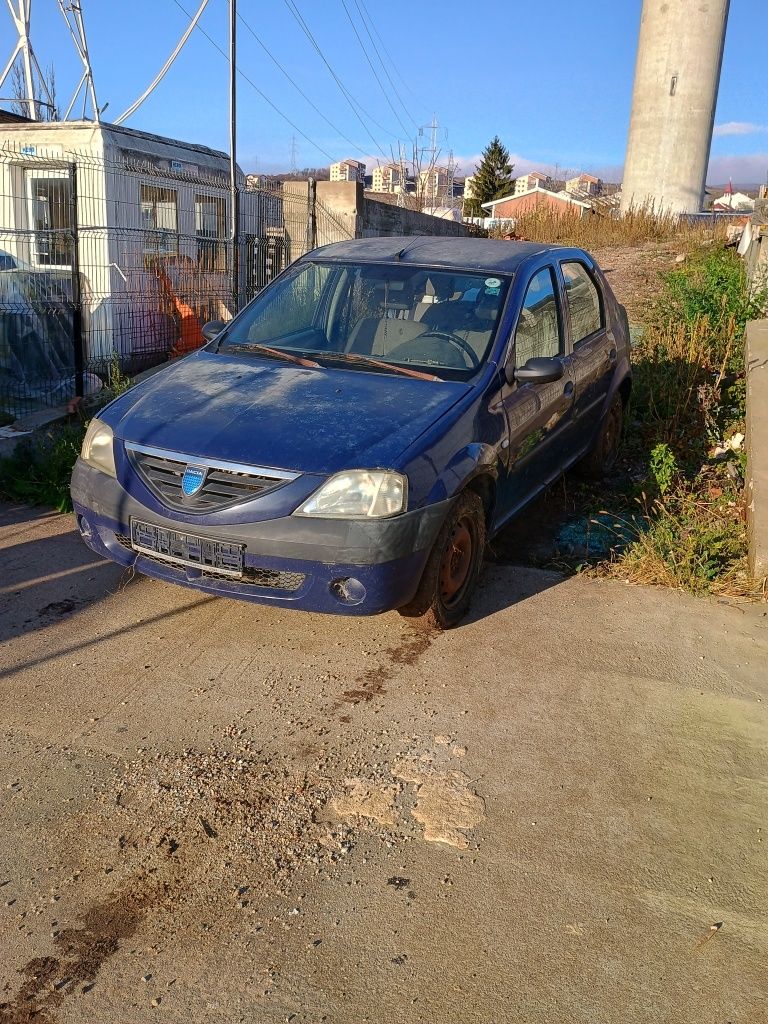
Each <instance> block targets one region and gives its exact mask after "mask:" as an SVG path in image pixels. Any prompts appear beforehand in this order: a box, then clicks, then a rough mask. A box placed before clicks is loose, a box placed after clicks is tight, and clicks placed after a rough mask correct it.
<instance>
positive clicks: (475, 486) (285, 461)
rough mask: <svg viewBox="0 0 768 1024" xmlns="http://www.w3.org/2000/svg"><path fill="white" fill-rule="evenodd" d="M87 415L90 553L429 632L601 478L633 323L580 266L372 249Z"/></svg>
mask: <svg viewBox="0 0 768 1024" xmlns="http://www.w3.org/2000/svg"><path fill="white" fill-rule="evenodd" d="M204 334H205V337H206V339H207V342H208V343H207V344H206V345H205V346H204V347H203V348H202V349H200V350H199V351H198V352H196V353H194V354H193V355H190V356H188V357H186V358H184V359H181V360H179V361H178V362H176V363H175V364H173V365H172V366H170V367H168V368H167V369H165V370H163V371H161V372H159V373H157V374H156V375H154V376H153V377H151V378H149V379H148V380H145V381H143V382H142V383H141V384H138V385H137V386H136V387H134V388H132V389H131V390H130V391H128V392H127V393H126V394H124V395H121V396H120V397H119V398H117V399H116V400H115V401H113V402H112V403H111V404H110V405H108V406H107V407H106V408H105V409H104V410H103V411H102V412H101V413H100V414H99V417H98V418H97V419H94V420H92V421H91V424H90V426H89V429H88V432H87V435H86V438H85V441H84V443H83V448H82V452H81V456H80V458H79V460H78V462H77V465H76V467H75V470H74V473H73V476H72V499H73V502H74V508H75V513H76V516H77V523H78V526H79V528H80V532H81V534H82V536H83V538H84V540H85V541H86V543H87V544H88V545H89V546H90V547H91V548H93V550H94V551H96V552H97V553H98V554H100V555H103V556H105V557H107V558H111V559H113V560H114V561H116V562H118V563H120V564H121V565H125V566H134V567H135V568H136V570H138V571H139V572H141V573H145V574H147V575H149V576H154V577H156V578H158V579H161V580H167V581H169V582H174V583H179V584H181V585H183V586H187V587H195V588H197V589H200V590H204V591H207V592H208V593H212V594H221V595H224V596H227V597H235V598H242V599H244V600H249V601H257V602H263V603H267V602H268V603H270V604H280V605H283V606H285V607H295V608H303V609H311V610H314V611H322V612H340V613H347V614H355V615H364V614H373V613H376V612H383V611H386V610H388V609H394V608H396V609H398V610H399V611H400V612H401V613H403V614H404V615H409V616H423V617H425V619H426V620H427V621H428V622H430V623H431V624H433V625H436V626H439V627H442V628H446V627H450V626H453V625H455V624H456V623H457V622H458V621H459V620H460V619H461V617H462V616H463V615H464V613H465V612H466V610H467V608H468V606H469V601H470V597H471V593H472V590H473V588H474V586H475V583H476V580H477V577H478V574H479V571H480V568H481V565H482V559H483V550H484V547H485V543H486V540H487V538H489V537H490V536H492V535H493V534H495V533H496V532H497V531H498V530H499V529H501V527H502V526H504V524H505V523H506V522H507V521H508V520H509V519H510V517H512V516H514V515H515V514H516V513H518V512H519V511H520V510H521V509H522V508H523V507H524V506H525V505H526V503H527V502H529V501H530V500H531V499H532V498H533V497H534V496H535V495H536V494H538V493H539V492H540V491H541V490H542V489H543V488H545V487H546V486H547V485H548V484H549V483H551V482H552V481H553V480H554V479H555V478H556V477H557V476H558V475H559V474H561V473H562V472H563V471H564V470H565V469H567V468H568V467H569V466H571V465H573V464H574V463H576V462H579V461H581V462H582V464H583V466H584V467H585V468H586V469H587V470H588V471H589V472H591V473H593V474H602V473H606V472H608V471H610V469H611V468H612V466H613V464H614V462H615V459H616V450H617V446H618V443H619V437H620V433H621V427H622V410H623V407H624V405H625V403H626V401H627V398H628V395H629V389H630V364H629V336H628V327H627V319H626V313H625V311H624V309H623V307H622V306H620V305H619V304H618V302H617V301H616V299H615V297H614V296H613V294H612V292H611V289H610V287H609V286H608V284H607V282H606V280H605V277H604V276H603V274H602V273H601V271H600V269H599V268H598V267H597V265H596V264H595V262H594V260H593V259H592V258H591V257H590V256H589V255H588V254H587V253H586V252H584V251H583V250H581V249H569V248H561V247H555V246H546V245H540V244H533V243H515V242H507V241H500V240H499V241H491V240H483V239H473V238H432V237H409V238H376V239H361V240H357V241H349V242H340V243H336V244H333V245H328V246H325V247H323V248H320V249H316V250H315V251H313V252H310V253H308V254H307V255H305V256H303V257H302V258H301V259H300V260H298V261H297V262H296V263H294V264H293V265H292V266H291V267H289V269H287V270H286V271H285V272H284V273H283V274H281V275H280V276H279V277H278V278H276V279H275V281H273V282H272V283H271V284H270V285H269V286H268V287H267V288H265V289H264V290H263V291H262V292H261V293H260V294H259V295H258V296H257V298H255V299H254V300H253V301H252V302H251V303H250V304H249V305H248V306H246V307H245V308H244V309H243V310H242V312H240V313H239V314H238V315H237V316H236V317H235V318H234V319H233V320H232V321H230V322H229V323H227V324H224V323H222V322H215V323H212V324H208V325H206V328H205V329H204Z"/></svg>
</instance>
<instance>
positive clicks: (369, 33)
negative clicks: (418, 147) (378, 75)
mask: <svg viewBox="0 0 768 1024" xmlns="http://www.w3.org/2000/svg"><path fill="white" fill-rule="evenodd" d="M341 2H342V3H344V0H341ZM354 4H355V7H356V8H357V13H358V14H359V15H360V21H361V22H362V24H363V28H364V29H365V31H366V33H367V35H368V38H369V39H370V41H371V45H372V46H373V49H374V51H375V52H376V56H377V57H378V58H379V63H380V64H381V68H382V70H383V72H384V74H385V75H386V76H387V81H388V82H389V84H390V85H391V86H392V91H393V92H394V94H395V96H397V99H398V101H399V103H400V106H401V107H402V108H403V110H404V111H405V114H406V117H408V118H410V120H411V123H412V124H413V126H414V127H415V128H418V125H417V124H416V121H415V119H414V118H413V116H412V115H411V112H410V111H409V110H408V108H407V107H406V105H405V103H404V102H403V97H402V96H401V95H400V93H399V92H398V89H397V86H396V85H395V83H394V82H393V81H392V76H391V75H390V73H389V71H387V66H386V64H385V63H384V59H383V58H382V56H381V53H380V52H379V48H378V46H377V45H376V40H375V39H374V38H373V36H372V35H371V32H370V29H369V28H368V25H367V23H366V20H365V14H363V10H364V9H365V5H364V4H363V7H362V9H361V5H360V3H358V0H354ZM345 6H346V5H345ZM366 13H367V12H366ZM368 17H369V18H370V15H368ZM371 24H373V22H371ZM374 31H375V29H374ZM376 34H377V35H378V32H377V33H376ZM381 45H382V47H383V46H384V44H383V43H382V44H381ZM391 59H392V58H391V57H390V60H391ZM392 67H393V68H394V64H393V65H392ZM395 72H396V73H397V69H396V68H395ZM390 106H392V104H391V103H390ZM392 109H393V110H394V107H393V108H392ZM395 116H397V115H395ZM397 119H398V121H400V118H399V117H398V118H397ZM402 123H403V122H402V121H400V124H402Z"/></svg>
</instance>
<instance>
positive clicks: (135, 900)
mask: <svg viewBox="0 0 768 1024" xmlns="http://www.w3.org/2000/svg"><path fill="white" fill-rule="evenodd" d="M153 896H154V889H153V887H152V886H151V885H148V884H147V882H146V880H142V879H132V880H131V883H130V884H129V885H128V886H127V887H126V888H125V889H124V890H123V891H121V892H120V893H118V894H116V895H115V896H113V897H112V898H111V899H109V900H107V901H106V902H105V903H101V904H97V905H95V906H93V907H92V908H91V909H90V910H89V911H88V912H87V913H86V914H84V915H83V916H82V918H81V921H82V925H81V926H80V927H77V928H65V929H64V930H63V931H61V932H60V933H59V934H58V935H57V936H56V937H55V939H54V946H55V952H56V955H55V956H45V957H35V958H34V959H32V960H30V961H29V963H28V964H27V965H26V966H25V967H24V968H22V971H21V974H22V977H23V979H24V981H23V982H22V985H21V988H20V989H19V991H18V992H17V994H16V998H15V999H14V1000H13V1002H11V1003H4V1004H0V1021H2V1024H29V1022H35V1024H48V1022H49V1021H51V1022H52V1021H53V1020H54V1018H53V1017H52V1016H51V1011H52V1010H55V1009H56V1007H58V1006H60V1005H61V1004H62V1003H63V1001H64V1000H65V999H66V998H67V997H68V996H70V995H73V994H75V993H77V992H87V991H88V989H89V988H92V987H93V984H94V982H95V980H96V976H97V975H98V973H99V971H100V970H101V968H102V966H103V965H104V964H105V963H106V961H107V960H109V958H110V957H111V956H113V955H114V954H115V953H116V952H117V951H118V949H119V947H120V941H121V940H122V939H127V938H129V937H130V936H131V935H133V933H134V932H135V931H136V929H137V927H138V925H139V923H140V922H141V920H142V918H143V916H144V913H145V911H146V909H147V907H148V905H149V904H150V903H151V902H152V899H153Z"/></svg>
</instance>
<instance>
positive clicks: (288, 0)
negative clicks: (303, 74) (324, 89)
mask: <svg viewBox="0 0 768 1024" xmlns="http://www.w3.org/2000/svg"><path fill="white" fill-rule="evenodd" d="M283 3H284V4H285V6H286V7H287V8H288V10H289V12H290V13H291V14H292V15H293V17H294V18H295V20H296V21H297V22H298V24H299V27H300V28H301V30H302V32H303V33H304V35H305V36H306V37H307V39H309V41H310V43H311V44H312V46H313V47H314V48H315V50H316V51H317V54H318V56H319V57H320V59H321V60H322V62H323V64H325V66H326V67H327V68H328V70H329V72H330V73H331V77H332V78H333V80H334V82H335V83H336V84H337V85H338V87H339V89H340V90H341V92H342V95H343V96H344V98H345V99H346V101H347V103H348V104H349V106H350V108H351V110H352V113H353V114H354V115H355V117H356V118H357V119H358V121H359V122H360V124H361V125H362V126H363V128H364V129H365V131H366V133H367V134H368V137H369V138H370V139H371V140H372V141H373V144H374V145H375V146H376V148H377V149H378V151H379V152H380V153H381V155H382V156H383V157H384V159H385V160H386V159H387V156H386V154H385V152H384V149H383V147H382V146H381V145H380V144H379V143H378V142H377V141H376V139H375V138H374V136H373V135H372V134H371V130H370V128H369V127H368V125H367V124H366V123H365V121H364V120H363V119H362V117H361V116H360V113H359V112H358V108H359V111H362V113H363V114H365V116H366V117H367V118H368V120H369V121H371V122H372V123H373V124H375V125H376V127H377V128H379V129H380V130H381V131H383V132H385V133H386V134H387V135H391V136H392V137H393V138H395V139H396V138H397V135H396V133H395V132H391V131H389V129H387V128H384V127H383V126H382V125H380V124H379V123H378V121H376V120H375V119H374V118H373V117H371V115H370V114H369V113H367V112H366V111H365V110H363V108H362V107H361V106H360V104H359V103H356V102H355V101H353V100H352V96H351V94H350V92H349V90H348V89H347V87H346V86H345V85H344V83H343V82H342V81H341V79H340V78H339V76H338V75H337V74H336V72H335V71H334V70H333V68H332V67H331V65H330V64H329V63H328V60H327V58H326V56H325V54H324V53H323V51H322V50H321V49H320V45H319V43H318V42H317V40H316V39H315V37H314V36H313V35H312V32H311V31H310V28H309V26H308V25H307V23H306V22H305V21H304V19H303V18H302V16H301V12H300V11H299V9H298V8H297V7H296V4H295V3H294V0H283Z"/></svg>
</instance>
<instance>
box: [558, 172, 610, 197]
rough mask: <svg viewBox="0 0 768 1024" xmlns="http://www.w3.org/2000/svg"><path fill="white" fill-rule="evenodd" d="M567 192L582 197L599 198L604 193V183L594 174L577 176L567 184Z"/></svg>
mask: <svg viewBox="0 0 768 1024" xmlns="http://www.w3.org/2000/svg"><path fill="white" fill-rule="evenodd" d="M565 191H566V192H571V193H573V194H576V195H582V196H599V195H600V193H601V192H602V191H603V183H602V181H601V180H600V178H596V177H595V176H594V174H577V175H576V177H575V178H569V179H568V181H566V183H565Z"/></svg>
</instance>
